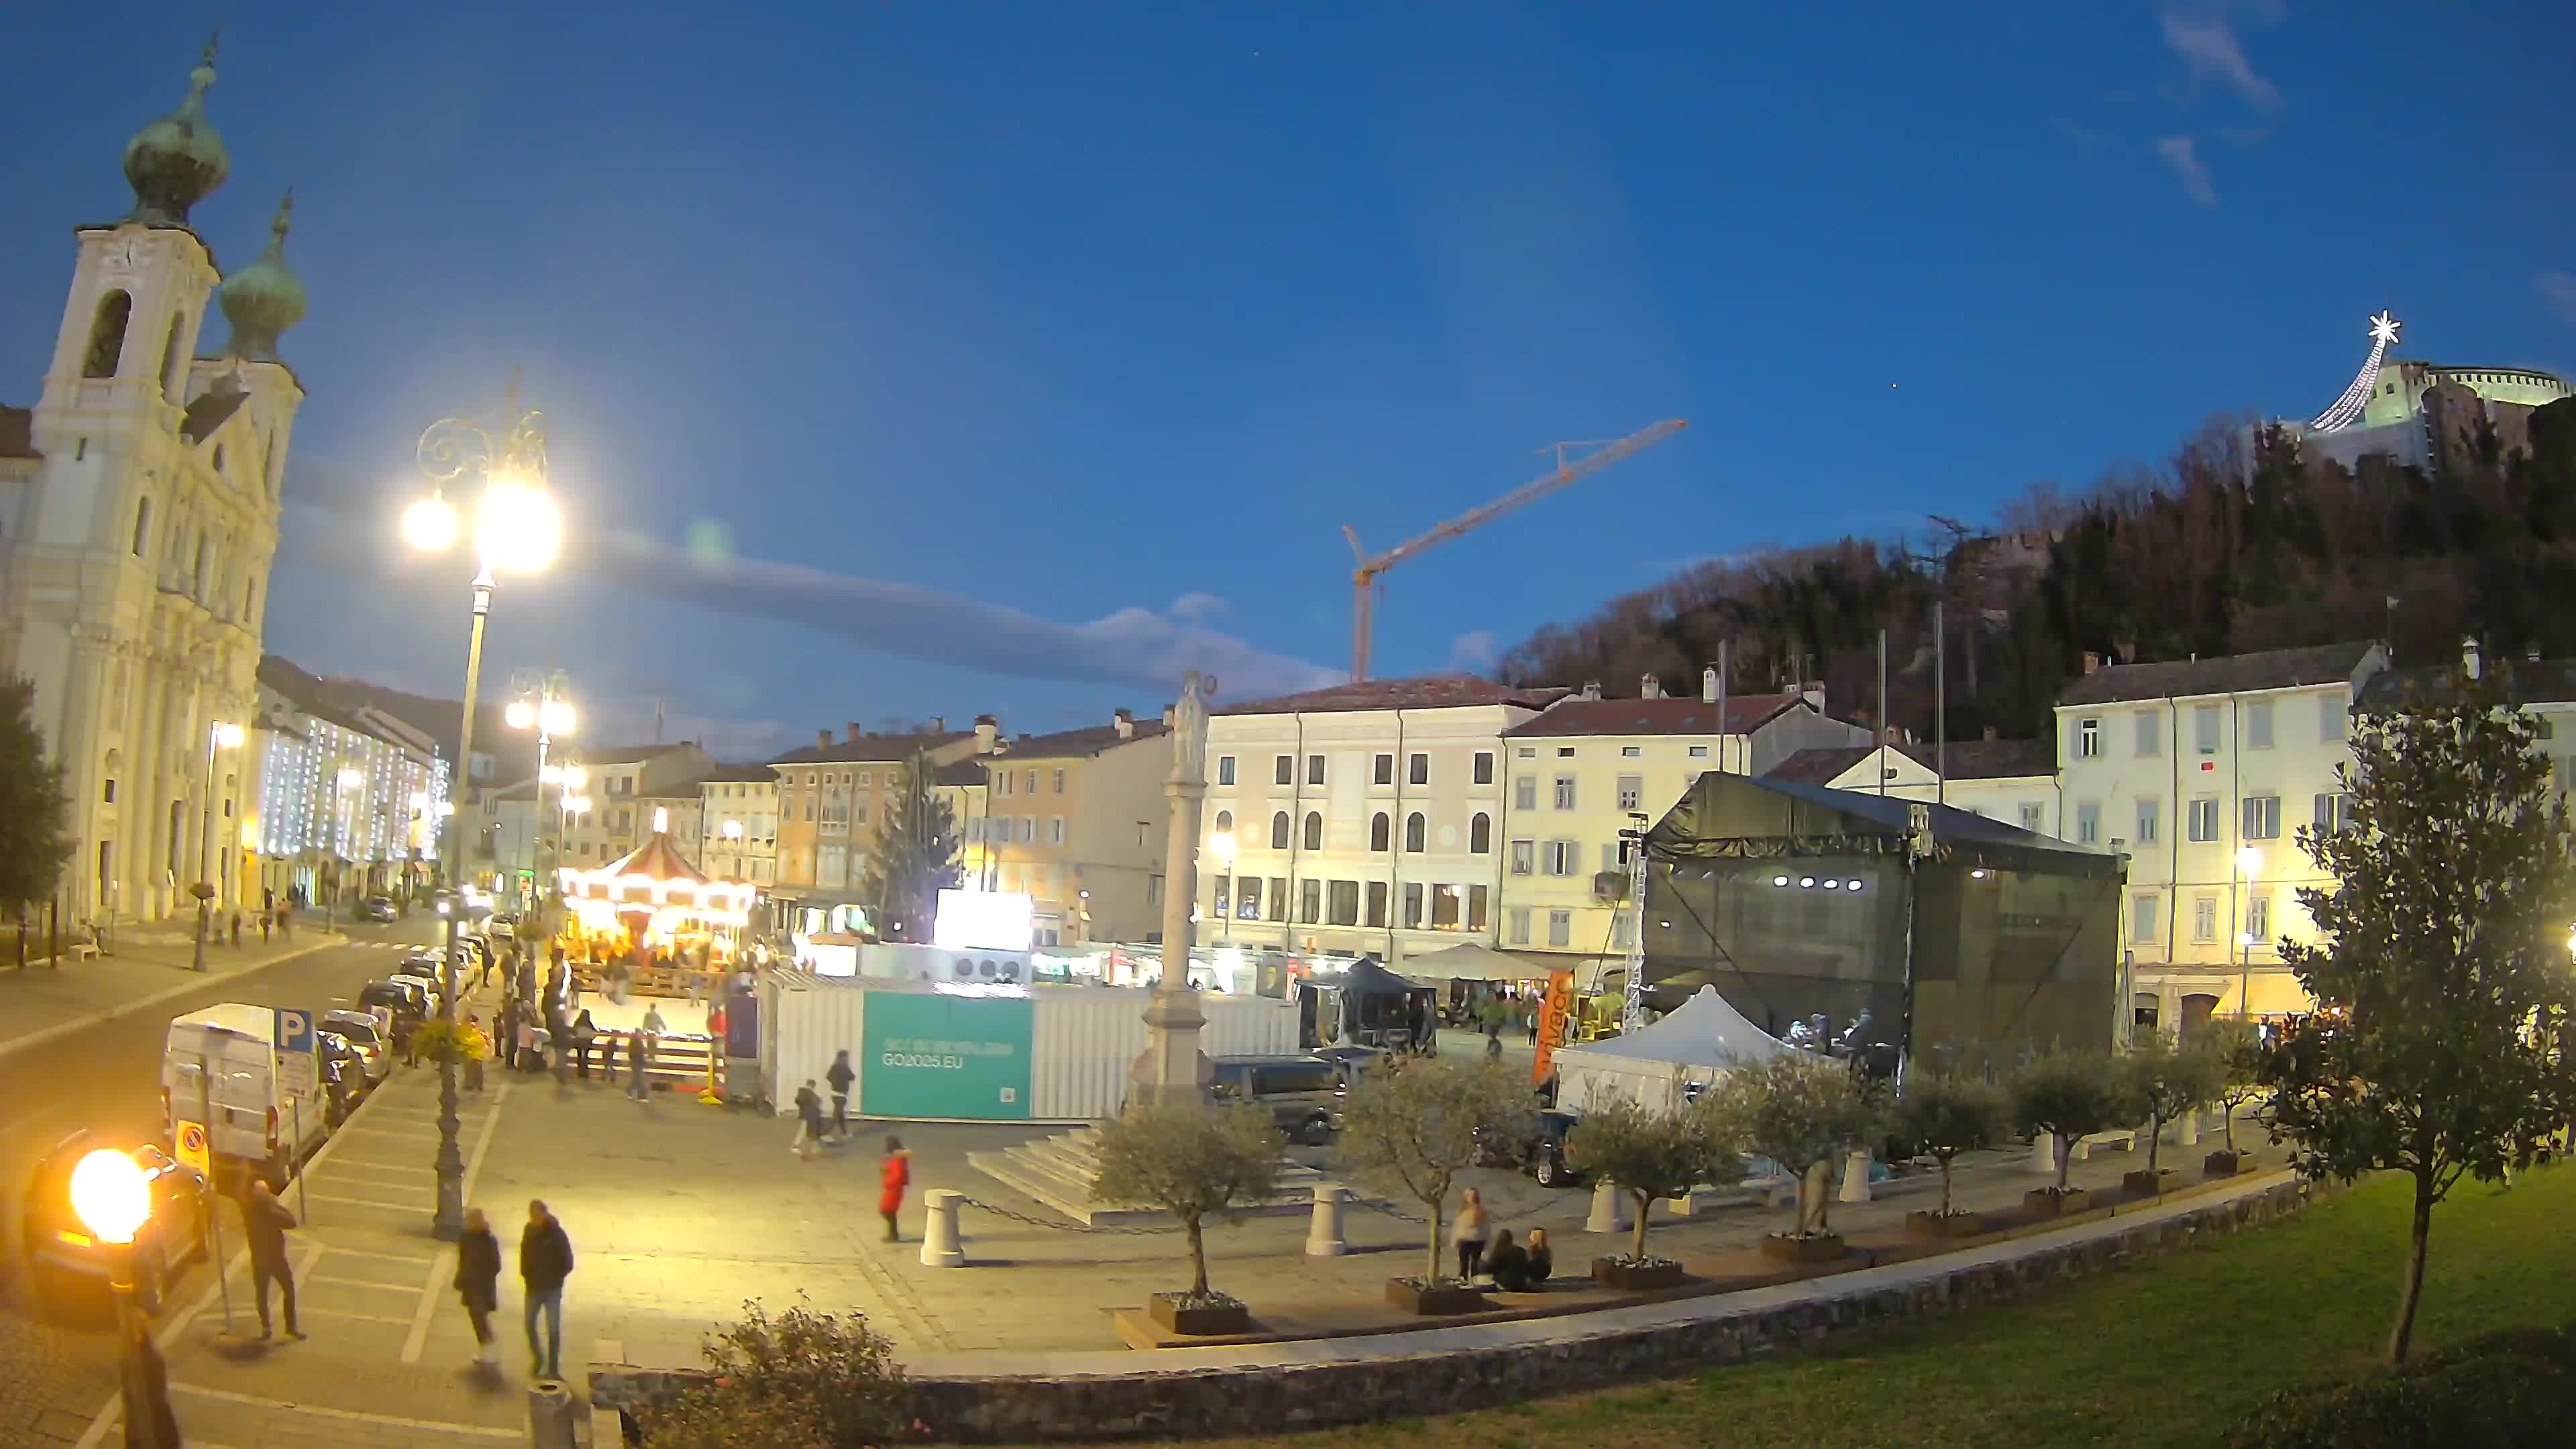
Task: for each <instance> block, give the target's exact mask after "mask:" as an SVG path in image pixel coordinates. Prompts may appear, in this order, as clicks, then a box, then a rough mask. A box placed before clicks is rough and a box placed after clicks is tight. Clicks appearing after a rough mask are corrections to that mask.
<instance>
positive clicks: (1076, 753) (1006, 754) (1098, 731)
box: [986, 719, 1171, 760]
mask: <svg viewBox="0 0 2576 1449" xmlns="http://www.w3.org/2000/svg"><path fill="white" fill-rule="evenodd" d="M1169 733H1171V727H1170V726H1169V725H1166V724H1164V723H1163V722H1162V721H1161V720H1158V719H1155V720H1142V719H1140V720H1138V721H1136V723H1135V727H1134V732H1133V733H1131V734H1126V735H1121V734H1119V733H1118V727H1117V726H1116V725H1087V726H1085V727H1083V728H1081V729H1078V730H1061V731H1058V732H1057V733H1055V734H1051V735H1038V736H1035V737H1033V738H1030V739H1022V740H1012V741H1011V742H1010V745H1009V748H1008V749H1006V750H1004V751H1002V752H1001V753H1000V754H999V755H993V756H987V757H986V758H987V759H1008V760H1046V759H1058V760H1062V759H1089V758H1091V757H1092V756H1093V755H1097V754H1099V753H1101V752H1102V751H1104V750H1111V749H1115V748H1117V747H1118V746H1120V745H1132V744H1134V743H1135V742H1136V741H1138V740H1150V739H1155V738H1157V737H1159V736H1162V735H1166V734H1169Z"/></svg>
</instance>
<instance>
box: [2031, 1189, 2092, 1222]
mask: <svg viewBox="0 0 2576 1449" xmlns="http://www.w3.org/2000/svg"><path fill="white" fill-rule="evenodd" d="M2092 1206H2093V1194H2091V1193H2090V1192H2087V1191H2085V1190H2084V1189H2083V1188H2080V1187H2070V1188H2068V1189H2067V1190H2066V1191H2064V1192H2059V1191H2058V1190H2057V1189H2055V1188H2053V1187H2035V1188H2032V1189H2031V1190H2030V1191H2028V1192H2026V1193H2023V1194H2022V1195H2021V1210H2022V1211H2023V1212H2026V1213H2033V1214H2036V1215H2038V1216H2040V1217H2043V1218H2063V1217H2072V1216H2074V1215H2075V1214H2077V1213H2080V1212H2083V1211H2085V1210H2086V1209H2088V1208H2090V1207H2092Z"/></svg>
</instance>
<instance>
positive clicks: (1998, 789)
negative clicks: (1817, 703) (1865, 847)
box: [1768, 732, 2067, 839]
mask: <svg viewBox="0 0 2576 1449" xmlns="http://www.w3.org/2000/svg"><path fill="white" fill-rule="evenodd" d="M1939 758H1940V760H1941V767H1940V769H1938V770H1937V771H1936V770H1935V769H1934V767H1933V759H1934V747H1933V746H1932V745H1929V744H1925V743H1923V742H1921V741H1919V740H1918V741H1914V742H1911V743H1906V744H1886V745H1860V746H1844V747H1841V748H1837V749H1810V750H1800V751H1799V752H1798V753H1796V754H1794V755H1791V756H1790V757H1789V758H1788V759H1786V760H1783V761H1781V762H1780V763H1779V765H1777V766H1776V767H1774V768H1773V769H1772V770H1771V771H1770V772H1769V776H1768V777H1769V778H1771V779H1775V780H1790V781H1795V782H1798V783H1801V784H1808V785H1825V786H1830V787H1831V788H1833V789H1836V790H1857V791H1859V792H1860V793H1862V794H1864V795H1867V794H1880V795H1893V796H1895V797H1896V798H1897V799H1900V800H1925V801H1930V802H1932V803H1935V804H1940V805H1947V806H1949V807H1950V808H1951V809H1953V810H1965V811H1967V812H1968V813H1969V814H1971V815H1982V816H1984V817H1985V818H1986V819H1988V820H2000V821H2002V822H2003V823H2004V824H2006V825H2017V826H2019V827H2021V828H2022V829H2024V830H2027V831H2030V832H2031V833H2032V834H2034V835H2049V836H2057V837H2058V838H2060V839H2065V838H2067V837H2065V836H2062V835H2060V834H2059V831H2058V824H2059V821H2060V819H2061V817H2062V815H2063V813H2064V812H2063V811H2061V810H2060V809H2059V808H2058V804H2059V792H2058V788H2057V747H2056V746H2055V745H2054V744H2052V743H2050V742H2049V741H2047V740H1999V739H1996V738H1995V737H1994V735H1993V734H1992V733H1991V732H1990V733H1988V735H1987V736H1986V737H1985V738H1984V739H1982V740H1961V741H1959V742H1957V743H1955V744H1950V745H1946V746H1943V747H1941V749H1940V753H1939Z"/></svg>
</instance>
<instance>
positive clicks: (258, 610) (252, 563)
mask: <svg viewBox="0 0 2576 1449" xmlns="http://www.w3.org/2000/svg"><path fill="white" fill-rule="evenodd" d="M214 61H215V51H214V47H213V46H212V45H209V46H208V47H207V49H206V53H205V57H204V59H203V60H202V61H201V62H200V63H199V65H198V66H197V68H196V69H195V70H194V71H193V72H191V73H190V75H189V77H188V89H187V94H186V96H185V97H184V98H183V99H182V100H181V101H180V102H179V106H178V109H176V110H174V111H172V112H171V113H170V114H169V115H167V116H164V117H162V118H161V119H159V120H156V121H154V122H152V123H151V124H149V125H147V126H145V127H144V128H143V129H142V130H141V131H140V132H138V133H136V135H135V137H134V139H133V140H132V141H131V142H129V143H127V145H126V148H125V179H126V180H127V182H128V183H130V184H131V185H132V187H133V190H134V207H133V209H132V210H131V211H129V212H127V213H126V214H125V216H124V217H123V218H121V219H119V220H116V221H112V222H102V223H98V224H94V225H85V226H79V227H75V228H74V229H73V233H72V235H73V238H74V248H75V252H74V257H73V261H72V277H71V288H70V292H69V295H68V296H67V297H66V298H65V300H64V303H63V316H62V326H61V330H60V332H59V333H58V334H57V336H56V338H55V341H54V350H53V360H52V363H51V364H50V365H49V366H48V367H47V369H46V372H45V377H44V383H43V388H42V391H41V393H40V394H39V396H38V399H37V401H36V404H35V406H33V407H32V408H9V407H0V593H5V596H6V599H7V608H6V612H5V616H0V669H5V670H7V671H9V672H10V673H11V674H13V675H16V676H21V677H24V678H27V679H30V680H32V681H33V682H34V684H35V720H36V725H37V728H38V729H39V730H40V731H42V733H43V735H44V737H45V741H46V744H47V746H48V748H49V750H50V752H51V754H52V755H53V757H54V758H55V759H56V760H58V761H60V763H61V764H62V767H63V791H64V794H65V795H66V796H67V797H68V799H69V801H70V809H69V812H68V817H67V818H68V825H69V829H70V831H71V833H72V835H73V836H74V838H75V839H76V840H77V841H78V853H77V854H76V855H75V856H74V857H73V859H72V861H71V863H70V864H69V865H67V866H66V867H65V869H64V872H63V878H62V882H61V885H60V887H59V889H58V892H57V896H58V904H59V907H60V909H61V911H62V916H63V919H64V921H65V922H66V923H67V924H68V923H69V922H71V921H74V920H79V919H84V918H86V919H90V920H95V921H99V922H102V923H107V922H114V921H120V920H121V921H134V920H144V921H155V920H160V919H163V918H165V917H169V916H171V915H173V914H176V913H178V912H180V911H182V910H186V911H190V912H193V910H194V908H195V898H194V896H193V895H192V894H191V887H192V886H193V885H194V884H195V883H197V882H199V881H205V882H208V883H210V884H212V885H213V886H214V887H215V888H216V890H217V892H218V895H217V899H218V900H219V901H225V902H230V901H238V900H241V899H243V898H245V897H250V898H255V897H256V888H255V881H256V872H255V871H252V870H250V869H247V868H246V867H247V866H248V864H249V852H248V850H246V849H245V837H246V836H247V835H248V833H249V832H248V831H247V830H246V828H245V827H246V824H247V822H246V820H245V819H244V816H245V814H246V813H247V812H246V806H247V804H248V802H249V801H250V800H251V799H252V794H251V776H252V774H253V762H252V760H251V758H250V754H251V752H250V749H249V748H248V745H247V736H246V734H245V733H244V731H246V730H247V729H248V728H249V727H250V726H251V724H252V723H253V710H254V707H255V705H254V699H255V685H254V678H255V675H256V672H257V670H258V667H259V661H260V619H261V615H262V611H263V610H264V609H265V608H266V607H267V604H268V577H269V566H270V561H271V560H272V559H273V558H274V557H275V555H276V552H277V527H278V511H279V503H278V490H279V486H280V484H281V483H282V482H283V480H284V477H285V472H286V450H287V441H288V438H289V437H290V435H291V434H292V433H293V430H294V427H295V413H296V409H297V408H298V407H299V406H300V405H302V403H303V401H304V389H303V386H302V385H301V384H300V383H299V382H298V381H297V380H296V376H295V372H294V369H292V368H291V367H289V366H287V364H286V363H285V361H284V360H283V359H282V358H280V357H279V355H278V350H277V342H278V337H279V335H280V334H282V333H284V332H285V331H286V330H287V329H288V328H290V327H293V326H294V325H295V324H296V323H297V322H298V321H300V320H301V319H302V318H303V316H304V306H305V299H304V287H303V284H302V283H301V282H300V281H298V280H297V278H296V276H295V273H294V272H293V271H291V270H289V269H288V267H287V265H286V255H285V253H286V233H287V223H288V220H289V212H290V209H291V207H292V205H293V198H292V197H291V196H290V197H289V198H288V199H287V201H286V202H284V203H282V204H281V205H280V206H279V208H278V211H277V217H276V220H275V221H274V222H273V223H272V224H271V226H270V229H269V239H268V247H267V249H266V250H265V251H263V252H261V253H260V255H259V257H258V259H257V260H255V261H252V262H251V263H249V264H248V265H247V266H243V267H240V268H237V269H235V270H234V271H233V272H231V273H230V274H229V275H226V274H224V273H222V272H221V271H219V270H218V268H217V266H216V263H215V259H214V254H213V252H212V251H211V250H210V249H209V248H208V246H207V244H206V241H205V239H204V238H202V237H200V236H199V235H198V234H197V232H196V231H195V230H194V229H193V228H192V227H191V226H190V225H189V222H188V212H189V209H190V208H191V207H193V206H195V205H196V204H197V203H198V202H200V201H202V200H204V199H205V197H206V196H207V195H208V194H209V193H211V192H213V191H214V189H215V188H216V187H218V186H220V185H222V184H223V182H224V178H225V175H226V174H227V173H228V172H229V171H230V170H231V161H230V158H229V157H228V156H227V155H226V154H225V152H224V145H223V140H222V138H221V137H220V136H218V135H217V134H216V132H215V128H214V127H213V126H212V125H211V124H209V122H208V121H207V119H206V111H205V104H206V92H207V89H208V88H209V87H210V86H212V85H213V84H214V81H215V70H214ZM209 302H212V303H214V304H215V305H216V306H218V307H220V308H221V309H222V311H223V314H224V321H225V323H226V324H227V328H228V333H229V335H228V336H227V338H226V340H225V341H224V343H223V345H222V346H221V347H206V346H204V343H205V341H206V339H205V338H203V337H202V336H201V329H202V328H203V326H204V324H205V323H206V321H207V320H208V318H207V316H206V314H207V311H208V306H207V304H208V303H209Z"/></svg>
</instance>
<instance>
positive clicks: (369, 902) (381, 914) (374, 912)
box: [358, 896, 402, 921]
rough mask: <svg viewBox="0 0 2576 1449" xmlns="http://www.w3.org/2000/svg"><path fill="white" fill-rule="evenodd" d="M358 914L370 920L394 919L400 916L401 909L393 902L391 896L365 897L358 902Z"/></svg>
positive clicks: (398, 918)
mask: <svg viewBox="0 0 2576 1449" xmlns="http://www.w3.org/2000/svg"><path fill="white" fill-rule="evenodd" d="M358 914H359V915H361V916H363V917H365V918H366V919H368V920H370V921H394V920H400V919H401V918H402V911H401V909H400V908H399V907H397V906H396V905H395V904H394V898H393V897H392V896H369V897H367V898H366V899H365V900H363V901H361V902H359V903H358Z"/></svg>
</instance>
